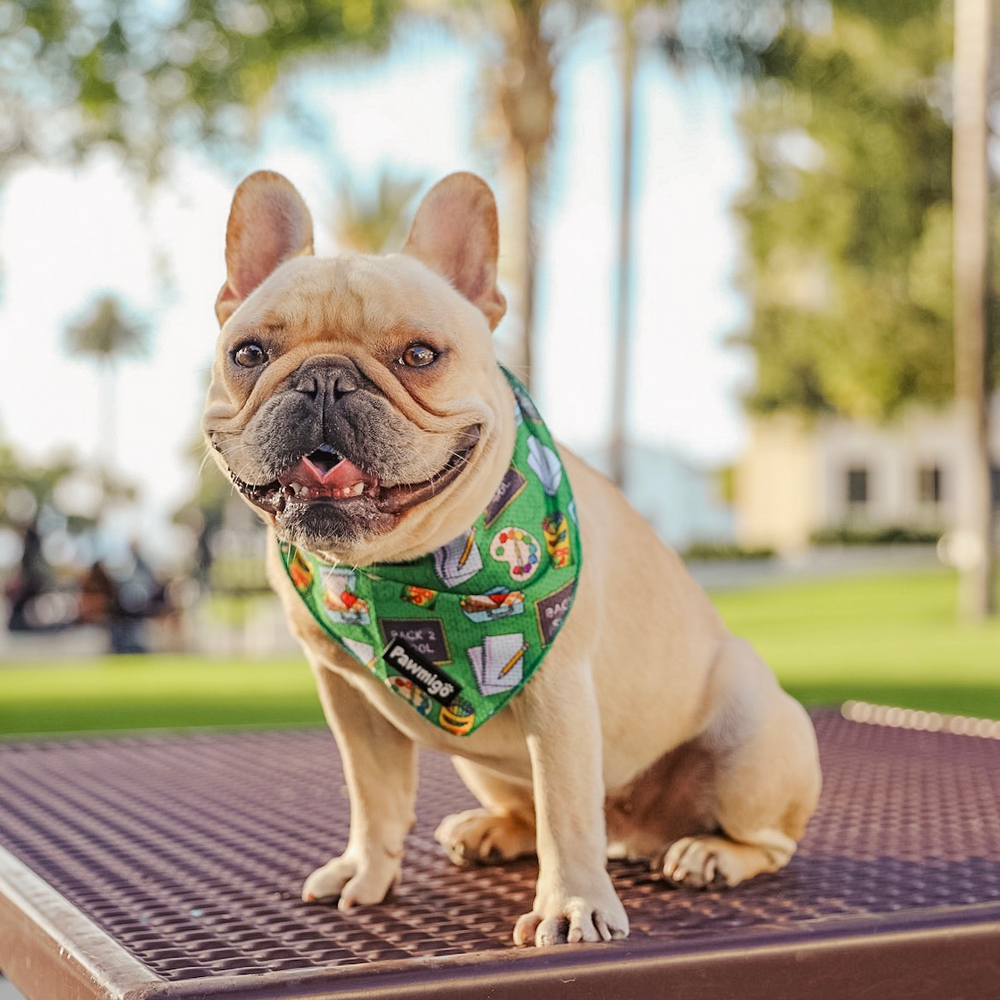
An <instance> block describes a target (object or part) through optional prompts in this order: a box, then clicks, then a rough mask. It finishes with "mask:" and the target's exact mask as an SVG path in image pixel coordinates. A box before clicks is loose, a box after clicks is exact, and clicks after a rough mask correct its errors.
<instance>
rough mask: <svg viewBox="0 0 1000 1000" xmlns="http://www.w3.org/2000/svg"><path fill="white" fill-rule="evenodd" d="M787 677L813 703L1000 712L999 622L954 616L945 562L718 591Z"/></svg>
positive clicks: (727, 612)
mask: <svg viewBox="0 0 1000 1000" xmlns="http://www.w3.org/2000/svg"><path fill="white" fill-rule="evenodd" d="M713 597H714V599H715V603H716V605H717V607H718V608H719V610H720V611H721V612H722V615H723V617H724V618H725V620H726V622H727V624H728V625H729V627H730V628H731V629H732V630H733V631H734V632H736V633H738V634H739V635H742V636H744V637H745V638H747V639H749V640H750V641H751V642H753V644H754V645H755V646H756V647H757V649H758V651H759V652H760V653H761V655H762V656H763V657H764V658H765V659H766V660H767V662H768V663H770V664H771V666H772V667H773V668H774V670H775V672H776V673H777V674H778V676H779V678H780V679H781V682H782V684H783V685H784V686H785V687H786V688H787V689H788V690H789V691H791V693H792V694H794V695H795V696H796V697H797V698H799V699H801V700H802V701H804V702H805V703H807V704H810V705H818V704H836V703H840V702H842V701H845V700H847V699H850V698H855V699H858V700H861V701H870V702H875V703H878V704H886V705H901V706H903V707H906V708H919V709H926V710H935V711H939V712H949V713H955V714H960V715H976V716H984V717H988V718H1000V621H997V620H994V621H991V622H989V623H987V624H984V625H961V624H959V623H958V622H957V621H956V615H955V608H956V600H957V595H956V578H955V576H954V575H953V574H951V573H949V572H946V571H944V570H929V571H923V572H910V573H907V574H905V575H904V574H898V575H886V576H870V577H861V578H851V579H835V580H824V581H809V582H802V583H796V584H791V585H781V586H774V587H761V588H758V589H755V590H743V591H733V592H726V593H718V594H715V595H713Z"/></svg>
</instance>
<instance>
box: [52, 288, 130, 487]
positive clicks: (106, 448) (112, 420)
mask: <svg viewBox="0 0 1000 1000" xmlns="http://www.w3.org/2000/svg"><path fill="white" fill-rule="evenodd" d="M66 350H67V352H68V353H69V354H70V355H71V356H77V357H83V358H87V359H89V360H92V361H93V362H94V363H95V364H96V365H97V367H98V371H99V373H100V378H101V389H100V397H99V398H100V413H101V419H100V439H101V443H100V447H99V454H100V456H101V458H100V464H101V465H102V466H103V469H104V472H105V474H106V475H110V473H111V472H112V467H113V465H114V461H115V453H116V441H117V436H116V412H115V396H116V391H115V375H116V368H117V365H118V362H119V360H120V359H121V358H123V357H135V356H141V355H144V354H146V353H147V352H148V350H149V330H148V327H147V326H146V324H145V323H142V322H140V321H138V320H136V319H134V318H133V317H132V316H130V315H129V314H128V312H127V311H126V309H125V307H124V306H123V305H122V304H121V302H120V301H119V300H118V298H117V297H116V296H115V295H112V294H110V293H107V292H106V293H104V294H102V295H99V296H98V297H97V298H96V299H95V300H94V303H93V304H92V305H91V307H90V308H89V309H88V310H87V311H86V312H84V313H83V314H82V315H81V316H80V317H79V318H78V319H76V320H74V321H73V322H71V323H70V324H69V326H67V327H66Z"/></svg>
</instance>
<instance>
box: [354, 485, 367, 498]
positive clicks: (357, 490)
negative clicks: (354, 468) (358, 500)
mask: <svg viewBox="0 0 1000 1000" xmlns="http://www.w3.org/2000/svg"><path fill="white" fill-rule="evenodd" d="M364 491H365V484H364V483H355V484H354V489H353V490H351V496H354V497H359V496H361V494H362V493H364Z"/></svg>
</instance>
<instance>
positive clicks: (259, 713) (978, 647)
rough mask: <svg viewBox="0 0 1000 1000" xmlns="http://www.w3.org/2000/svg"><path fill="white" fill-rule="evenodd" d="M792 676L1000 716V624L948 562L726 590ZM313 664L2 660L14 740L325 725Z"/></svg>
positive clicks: (824, 694) (889, 699) (731, 605)
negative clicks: (961, 587) (979, 610)
mask: <svg viewBox="0 0 1000 1000" xmlns="http://www.w3.org/2000/svg"><path fill="white" fill-rule="evenodd" d="M714 598H715V601H716V604H717V605H718V607H719V609H720V611H721V612H722V615H723V617H724V618H725V619H726V621H727V623H728V624H729V626H730V628H732V630H733V631H734V632H737V633H738V634H740V635H742V636H744V637H745V638H747V639H749V640H750V641H751V642H753V643H754V645H755V646H756V647H757V649H758V650H759V651H760V652H761V654H762V655H763V656H764V658H765V659H766V660H767V661H768V662H769V663H770V664H771V666H772V667H774V669H775V671H776V672H777V673H778V676H779V677H780V679H781V681H782V683H783V684H784V685H785V687H786V688H787V689H788V690H789V691H791V692H792V693H793V694H794V695H795V696H796V697H798V698H800V699H802V700H803V701H804V702H806V703H807V704H810V705H817V704H839V703H840V702H842V701H844V700H846V699H850V698H856V699H860V700H863V701H872V702H877V703H881V704H892V705H902V706H905V707H908V708H923V709H933V710H937V711H942V712H953V713H959V714H964V715H978V716H987V717H991V718H1000V622H991V623H989V624H987V625H982V626H969V627H963V626H960V625H958V624H957V623H956V621H955V579H954V577H953V576H952V575H951V574H949V573H946V572H944V571H929V572H921V573H908V574H906V575H891V576H875V577H865V578H860V579H835V580H823V581H809V582H799V583H795V584H784V585H780V586H773V585H772V586H767V587H761V588H758V589H754V590H742V591H729V592H723V593H718V594H715V595H714ZM321 723H322V714H321V712H320V708H319V702H318V700H317V697H316V693H315V690H314V688H313V681H312V675H311V674H310V671H309V669H308V668H307V667H306V665H305V662H304V661H303V660H299V659H295V658H292V659H289V660H282V661H273V662H272V661H266V662H261V661H255V660H248V661H245V662H239V661H233V660H210V659H203V658H198V657H186V656H140V657H105V658H101V659H98V660H93V661H74V662H71V663H31V664H29V663H23V664H13V665H8V666H3V667H0V735H8V736H10V735H21V734H27V733H53V732H81V731H108V730H121V729H137V728H181V727H188V726H265V725H266V726H290V725H308V724H317V725H318V724H321Z"/></svg>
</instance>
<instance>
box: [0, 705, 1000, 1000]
mask: <svg viewBox="0 0 1000 1000" xmlns="http://www.w3.org/2000/svg"><path fill="white" fill-rule="evenodd" d="M815 718H816V723H817V729H818V732H819V736H820V744H821V752H822V756H823V764H824V772H825V782H826V783H825V789H824V793H823V798H822V802H821V805H820V808H819V811H818V813H817V815H816V816H815V818H814V819H813V821H812V823H811V825H810V828H809V831H808V834H807V836H806V838H805V840H804V841H803V842H802V844H801V847H800V850H799V853H798V854H797V855H796V857H795V858H794V860H793V861H792V863H791V865H790V866H789V867H788V868H786V869H785V870H784V871H783V872H781V873H779V874H777V875H773V876H767V877H762V878H759V879H757V880H755V881H754V882H752V883H749V884H747V885H745V886H741V887H738V888H737V889H735V890H729V891H707V892H690V891H685V890H673V889H670V888H668V887H667V886H665V885H664V884H663V883H661V882H658V881H656V880H655V879H654V878H652V877H651V875H650V873H649V872H648V871H647V870H646V869H645V868H644V867H643V866H641V865H636V864H625V863H615V864H613V865H612V874H613V877H614V881H615V884H616V885H617V887H618V889H619V891H620V893H621V895H622V898H623V900H624V902H625V905H626V907H627V909H628V911H629V915H630V918H631V922H632V934H631V937H630V938H629V939H628V940H627V941H624V942H619V943H615V944H611V945H593V946H591V945H578V946H574V947H562V948H548V949H531V948H516V947H514V946H513V945H512V944H511V943H510V933H511V928H512V927H513V924H514V921H515V920H516V918H517V917H518V916H519V915H520V914H521V913H522V912H525V911H526V910H527V909H530V904H531V899H532V884H533V878H534V874H535V867H534V864H533V863H531V862H524V863H518V864H515V865H513V866H509V867H504V868H493V867H490V868H485V867H484V868H465V869H459V868H456V867H454V866H453V865H452V864H451V863H450V862H449V861H447V860H446V858H445V857H444V856H443V855H442V853H441V851H440V849H439V847H438V846H437V844H435V843H434V841H433V836H432V833H433V830H434V827H435V825H436V823H437V821H438V820H439V819H440V817H441V816H442V815H444V814H445V813H447V812H449V811H452V810H454V809H456V808H464V807H466V806H467V805H468V804H470V801H471V800H470V797H469V795H468V793H467V792H466V791H465V789H464V788H463V786H462V785H461V783H460V782H459V780H458V778H457V776H456V775H455V774H454V772H453V770H452V768H451V766H450V764H449V763H448V761H447V760H446V759H444V758H441V757H437V756H434V755H425V756H424V757H423V758H422V760H421V791H420V796H419V802H418V818H417V824H416V826H415V828H414V830H413V832H412V834H411V835H410V837H409V840H408V848H407V867H406V870H405V879H404V881H403V883H402V884H401V885H400V887H399V889H398V890H397V891H396V893H395V895H394V897H393V898H392V899H391V900H390V901H389V902H388V903H386V904H384V905H382V906H380V907H374V908H367V909H359V910H355V911H353V912H351V913H348V914H342V913H340V912H338V911H337V910H336V909H335V908H332V907H326V906H315V905H312V906H306V905H304V904H302V903H301V902H299V900H298V891H299V887H300V884H301V881H302V879H303V877H304V876H305V875H306V874H307V873H308V872H309V871H310V870H311V869H312V868H313V867H315V866H316V865H317V864H320V863H322V862H323V861H325V860H326V859H327V857H328V856H330V855H331V854H332V853H334V852H335V850H337V849H339V847H340V846H342V845H343V843H344V842H345V840H346V834H347V823H348V810H347V803H346V800H345V797H344V794H343V790H342V776H341V771H340V764H339V760H338V757H337V753H336V750H335V747H334V744H333V741H332V738H331V737H330V736H329V735H328V734H327V733H326V732H323V731H319V730H309V731H293V732H266V733H260V732H255V733H227V734H201V733H199V734H192V735H158V736H142V737H128V738H122V739H100V740H90V741H86V740H75V741H64V742H60V741H48V742H17V743H0V846H2V850H0V969H2V970H3V972H4V973H5V974H6V975H7V976H8V978H10V979H11V980H12V981H13V982H14V983H15V984H16V985H17V986H18V987H19V988H20V989H21V990H22V991H23V992H24V993H25V994H26V995H27V996H29V997H31V998H33V1000H70V998H73V1000H75V998H91V997H102V998H112V997H117V998H129V1000H139V998H152V997H186V998H194V997H217V996H220V997H222V996H225V997H247V998H250V997H268V998H290V997H348V998H349V997H362V996H363V997H366V998H372V997H401V998H408V997H424V996H435V997H488V998H506V997H510V998H526V997H531V998H532V1000H535V998H536V997H537V996H538V995H539V992H540V991H541V992H542V993H543V994H544V996H545V997H546V998H548V997H553V998H561V997H567V998H568V997H573V998H591V997H601V998H625V997H661V996H662V997H666V996H669V997H672V998H680V1000H687V998H692V1000H695V998H698V1000H700V998H709V997H711V998H712V1000H719V998H726V1000H728V998H733V997H746V998H769V1000H770V998H775V997H784V996H787V997H792V996H794V997H837V998H838V1000H839V998H844V997H855V996H857V997H862V996H877V997H879V998H881V1000H884V998H895V997H906V998H921V997H928V998H929V997H935V998H947V1000H961V998H980V997H1000V740H997V739H992V738H983V737H981V736H975V735H953V734H951V733H945V732H921V731H915V730H904V729H898V728H891V727H888V726H882V725H872V724H862V723H859V722H852V721H847V720H846V719H844V718H842V717H841V716H840V715H839V714H838V713H834V712H822V713H818V714H817V715H816V716H815Z"/></svg>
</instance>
